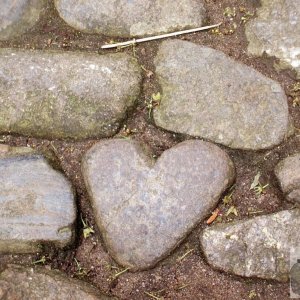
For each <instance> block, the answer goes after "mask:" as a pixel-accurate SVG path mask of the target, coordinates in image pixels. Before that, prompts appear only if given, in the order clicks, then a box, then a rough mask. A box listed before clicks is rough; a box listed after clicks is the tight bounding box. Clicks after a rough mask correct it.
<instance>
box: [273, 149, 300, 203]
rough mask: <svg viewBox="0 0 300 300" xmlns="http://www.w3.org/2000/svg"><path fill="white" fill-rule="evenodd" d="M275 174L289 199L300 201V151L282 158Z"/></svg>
mask: <svg viewBox="0 0 300 300" xmlns="http://www.w3.org/2000/svg"><path fill="white" fill-rule="evenodd" d="M275 174H276V176H277V178H278V181H279V183H280V186H281V189H282V191H283V193H284V194H285V195H286V197H287V199H288V200H290V201H295V202H298V203H300V153H297V154H294V155H292V156H289V157H287V158H285V159H284V160H282V161H281V162H280V163H279V164H278V165H277V166H276V168H275Z"/></svg>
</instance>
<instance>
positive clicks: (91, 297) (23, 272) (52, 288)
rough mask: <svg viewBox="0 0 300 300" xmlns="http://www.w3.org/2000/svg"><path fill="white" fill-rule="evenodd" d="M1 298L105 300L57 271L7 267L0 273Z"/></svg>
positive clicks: (86, 286) (90, 287) (88, 286)
mask: <svg viewBox="0 0 300 300" xmlns="http://www.w3.org/2000/svg"><path fill="white" fill-rule="evenodd" d="M0 299H3V300H5V299H7V300H9V299H11V300H26V299H28V300H29V299H30V300H108V299H113V298H110V297H107V296H104V295H102V294H101V293H100V292H99V291H98V290H97V289H96V288H94V287H93V286H91V285H89V284H88V283H86V282H84V281H81V280H77V279H71V278H70V277H66V276H65V275H63V274H62V273H61V272H59V271H56V270H52V271H50V270H46V269H41V268H26V267H22V266H18V265H9V266H8V267H7V268H6V269H5V270H4V271H3V272H2V273H0Z"/></svg>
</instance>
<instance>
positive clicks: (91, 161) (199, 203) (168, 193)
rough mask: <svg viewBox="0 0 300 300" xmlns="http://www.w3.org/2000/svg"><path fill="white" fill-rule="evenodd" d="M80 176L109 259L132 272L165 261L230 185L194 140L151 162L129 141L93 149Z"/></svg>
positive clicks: (224, 168) (208, 149)
mask: <svg viewBox="0 0 300 300" xmlns="http://www.w3.org/2000/svg"><path fill="white" fill-rule="evenodd" d="M82 171H83V175H84V179H85V182H86V185H87V189H88V192H89V195H90V198H91V202H92V206H93V209H94V213H95V217H96V222H97V225H98V227H99V229H100V231H101V233H102V235H103V238H104V241H105V243H106V245H107V248H108V250H109V252H110V254H111V255H112V256H113V257H114V259H115V260H116V261H117V262H118V263H120V264H121V265H124V266H127V267H129V268H130V269H131V270H133V271H134V270H142V269H147V268H150V267H153V266H154V265H155V264H156V263H157V262H158V261H159V260H161V259H162V258H164V257H166V256H167V255H168V254H169V253H170V252H171V251H172V250H173V249H174V248H175V247H176V246H177V245H178V244H179V243H180V242H181V241H182V240H183V239H184V238H185V236H186V235H187V234H188V233H189V232H190V231H191V230H192V229H193V228H194V227H195V226H196V225H197V224H198V223H199V222H201V221H202V220H203V218H205V217H206V216H207V215H208V214H209V213H210V211H211V210H212V209H213V208H214V206H215V205H216V204H217V202H218V200H219V197H220V195H221V194H222V193H223V192H224V191H225V190H226V188H228V187H229V186H230V185H231V184H232V183H233V180H234V177H235V170H234V165H233V163H232V161H231V160H230V158H229V157H228V155H227V154H226V153H225V152H224V151H223V150H221V149H220V148H219V147H218V146H216V145H214V144H211V143H208V142H203V141H199V140H192V141H186V142H183V143H180V144H178V145H177V146H175V147H173V148H171V149H169V150H167V151H165V152H164V153H163V154H162V155H161V157H160V158H158V159H157V161H155V160H154V159H153V157H152V156H151V155H150V152H149V151H147V150H146V149H144V148H143V147H141V145H140V144H139V143H137V142H135V141H128V140H120V139H113V140H106V141H101V142H100V143H98V144H96V145H95V146H93V147H92V148H91V149H90V150H89V151H88V152H87V154H86V155H85V157H84V159H83V162H82Z"/></svg>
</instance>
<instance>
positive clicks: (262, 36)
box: [246, 0, 300, 79]
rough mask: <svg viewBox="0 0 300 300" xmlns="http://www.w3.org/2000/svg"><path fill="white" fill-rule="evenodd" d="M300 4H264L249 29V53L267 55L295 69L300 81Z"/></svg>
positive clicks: (299, 0)
mask: <svg viewBox="0 0 300 300" xmlns="http://www.w3.org/2000/svg"><path fill="white" fill-rule="evenodd" d="M299 33H300V0H261V7H259V8H258V10H257V17H256V18H254V19H253V20H251V21H250V22H248V24H247V25H246V35H247V39H248V41H249V45H248V53H249V54H253V55H257V56H260V55H262V54H263V53H264V52H265V53H267V54H268V55H270V56H275V57H277V58H279V59H280V63H279V65H278V67H279V68H293V69H294V70H295V71H296V74H297V77H298V79H300V34H299Z"/></svg>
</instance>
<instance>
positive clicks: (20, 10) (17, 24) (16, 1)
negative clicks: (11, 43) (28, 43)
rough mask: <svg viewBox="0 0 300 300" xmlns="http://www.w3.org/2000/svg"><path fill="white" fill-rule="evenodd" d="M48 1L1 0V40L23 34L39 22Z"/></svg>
mask: <svg viewBox="0 0 300 300" xmlns="http://www.w3.org/2000/svg"><path fill="white" fill-rule="evenodd" d="M46 3H47V2H46V0H9V1H8V0H0V8H1V9H0V40H8V39H10V38H13V37H16V36H18V35H21V34H23V33H24V32H26V31H27V30H28V29H30V28H31V27H33V25H34V24H35V23H36V22H37V21H38V20H39V18H40V15H41V13H42V11H43V10H44V9H45V7H46Z"/></svg>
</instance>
